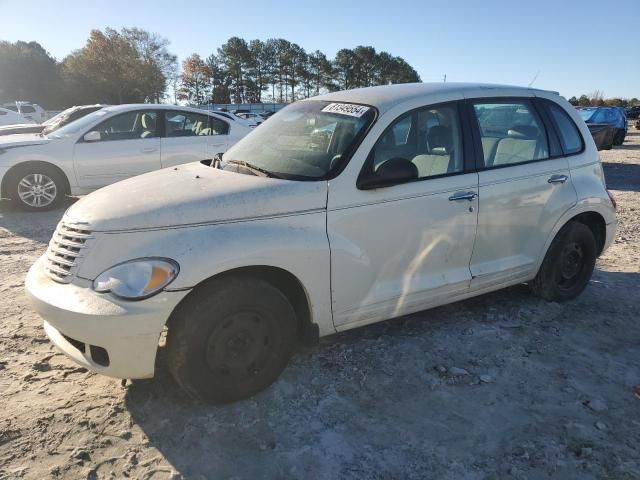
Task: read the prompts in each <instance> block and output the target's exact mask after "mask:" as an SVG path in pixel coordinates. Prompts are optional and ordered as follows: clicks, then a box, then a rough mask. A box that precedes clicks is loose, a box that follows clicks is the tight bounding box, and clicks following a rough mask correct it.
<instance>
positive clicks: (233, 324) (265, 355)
mask: <svg viewBox="0 0 640 480" xmlns="http://www.w3.org/2000/svg"><path fill="white" fill-rule="evenodd" d="M296 329H297V321H296V316H295V312H294V309H293V307H292V306H291V304H290V303H289V301H288V299H287V297H286V296H285V295H284V294H283V293H282V292H281V291H280V290H278V289H277V288H276V287H274V286H273V285H271V284H270V283H268V282H266V281H264V280H260V279H255V278H251V277H245V276H239V277H233V278H227V279H226V280H224V281H222V280H216V281H212V282H209V283H207V284H204V285H203V286H201V287H199V288H198V289H196V290H195V291H193V292H192V293H191V294H190V295H189V296H188V297H187V298H186V299H185V300H184V301H183V303H182V304H180V305H179V306H178V307H177V309H176V311H175V312H174V313H173V314H172V316H171V319H170V320H169V333H168V336H167V353H168V355H167V360H168V362H169V365H168V367H169V370H170V371H171V373H172V375H173V377H174V378H175V380H176V381H177V383H178V384H179V385H180V386H181V387H182V388H183V389H184V390H185V391H186V392H187V393H189V394H190V395H191V396H192V397H195V398H196V399H199V400H202V401H205V402H211V403H227V402H233V401H236V400H240V399H243V398H247V397H250V396H252V395H254V394H256V393H258V392H259V391H261V390H263V389H265V388H266V387H268V386H269V385H270V384H271V383H273V382H274V381H275V379H276V378H278V376H279V375H280V373H281V372H282V370H284V368H285V366H286V365H287V362H288V361H289V358H290V357H291V354H292V352H293V348H294V345H295V340H296V333H297V332H296Z"/></svg>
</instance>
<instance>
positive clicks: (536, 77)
mask: <svg viewBox="0 0 640 480" xmlns="http://www.w3.org/2000/svg"><path fill="white" fill-rule="evenodd" d="M538 75H540V70H538V71H537V72H536V74H535V75H534V76H533V78H532V79H531V81H530V82H529V85H527V87H531V85H533V82H535V81H536V80H537V79H538Z"/></svg>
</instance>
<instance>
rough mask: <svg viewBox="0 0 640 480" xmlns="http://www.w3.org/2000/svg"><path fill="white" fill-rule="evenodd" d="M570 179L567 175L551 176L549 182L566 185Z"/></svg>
mask: <svg viewBox="0 0 640 480" xmlns="http://www.w3.org/2000/svg"><path fill="white" fill-rule="evenodd" d="M568 179H569V177H567V176H566V175H551V176H550V177H549V180H547V182H549V183H564V182H566V181H567V180H568Z"/></svg>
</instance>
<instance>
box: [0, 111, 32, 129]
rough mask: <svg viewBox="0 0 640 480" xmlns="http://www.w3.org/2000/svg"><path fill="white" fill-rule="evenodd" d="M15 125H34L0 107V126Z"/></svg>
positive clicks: (30, 121) (26, 119) (28, 120)
mask: <svg viewBox="0 0 640 480" xmlns="http://www.w3.org/2000/svg"><path fill="white" fill-rule="evenodd" d="M17 123H23V124H24V123H36V122H34V121H33V120H32V119H28V118H26V117H24V116H22V115H20V114H19V113H17V112H14V111H13V110H9V109H8V108H3V107H0V125H15V124H17Z"/></svg>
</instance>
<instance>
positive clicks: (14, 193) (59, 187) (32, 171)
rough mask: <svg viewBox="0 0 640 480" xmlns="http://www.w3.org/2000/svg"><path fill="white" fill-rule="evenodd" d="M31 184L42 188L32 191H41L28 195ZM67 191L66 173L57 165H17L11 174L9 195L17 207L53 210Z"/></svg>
mask: <svg viewBox="0 0 640 480" xmlns="http://www.w3.org/2000/svg"><path fill="white" fill-rule="evenodd" d="M38 179H39V180H38ZM29 185H31V186H32V187H33V188H40V190H32V191H33V192H36V191H37V192H41V193H33V194H32V195H31V196H28V191H29ZM25 192H27V193H25ZM67 193H68V192H67V182H66V179H65V177H64V175H63V174H61V173H60V171H59V170H57V169H56V168H55V167H53V166H51V165H47V164H45V163H43V164H30V165H25V166H22V167H17V168H16V169H14V170H13V171H12V172H11V173H10V174H9V180H8V195H7V197H9V198H10V199H11V202H12V203H13V205H14V206H15V207H17V208H20V209H22V210H27V211H32V212H41V211H45V210H51V209H53V208H56V207H57V206H58V205H59V204H60V202H61V201H62V199H63V198H64V196H65V195H66V194H67Z"/></svg>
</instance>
